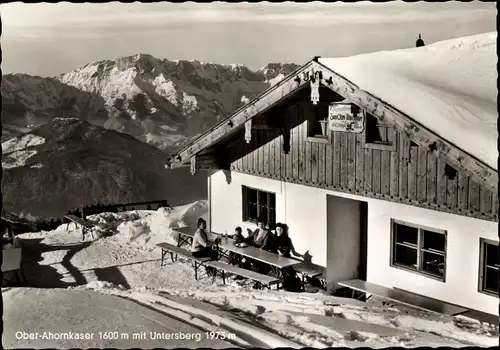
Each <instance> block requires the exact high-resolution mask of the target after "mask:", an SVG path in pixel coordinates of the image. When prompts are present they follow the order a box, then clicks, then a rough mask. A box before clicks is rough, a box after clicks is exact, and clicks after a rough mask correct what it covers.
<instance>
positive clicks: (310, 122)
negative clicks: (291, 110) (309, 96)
mask: <svg viewBox="0 0 500 350" xmlns="http://www.w3.org/2000/svg"><path fill="white" fill-rule="evenodd" d="M310 108H311V113H310V117H309V118H308V119H307V137H308V138H312V139H325V140H326V139H327V138H328V134H329V132H328V106H327V105H325V104H318V105H311V107H310ZM311 141H312V140H311Z"/></svg>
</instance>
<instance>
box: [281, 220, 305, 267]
mask: <svg viewBox="0 0 500 350" xmlns="http://www.w3.org/2000/svg"><path fill="white" fill-rule="evenodd" d="M275 244H276V250H277V252H278V254H279V255H280V256H284V257H286V258H290V257H291V254H293V255H294V256H296V257H298V258H302V254H300V253H297V251H296V250H295V248H294V246H293V243H292V239H291V238H290V236H288V226H287V225H286V224H281V223H278V224H276V243H275Z"/></svg>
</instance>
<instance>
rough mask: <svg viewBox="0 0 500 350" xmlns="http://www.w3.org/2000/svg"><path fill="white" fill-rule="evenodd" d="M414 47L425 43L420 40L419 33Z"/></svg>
mask: <svg viewBox="0 0 500 350" xmlns="http://www.w3.org/2000/svg"><path fill="white" fill-rule="evenodd" d="M415 46H416V47H422V46H425V43H424V41H423V40H422V36H421V35H420V34H419V35H418V39H417V43H416V44H415Z"/></svg>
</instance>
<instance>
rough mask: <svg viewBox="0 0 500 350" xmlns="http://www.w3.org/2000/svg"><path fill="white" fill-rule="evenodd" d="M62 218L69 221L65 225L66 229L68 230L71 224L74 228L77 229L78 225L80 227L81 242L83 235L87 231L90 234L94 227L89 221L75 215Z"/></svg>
mask: <svg viewBox="0 0 500 350" xmlns="http://www.w3.org/2000/svg"><path fill="white" fill-rule="evenodd" d="M64 218H65V219H66V220H68V221H69V222H68V223H67V228H69V225H70V224H71V223H72V222H73V223H75V227H78V225H80V226H81V227H82V240H85V234H86V233H87V232H88V231H90V232H92V231H91V230H92V228H93V227H95V225H94V224H93V223H91V222H90V221H87V220H83V219H81V218H79V217H78V216H75V215H66V216H65V217H64Z"/></svg>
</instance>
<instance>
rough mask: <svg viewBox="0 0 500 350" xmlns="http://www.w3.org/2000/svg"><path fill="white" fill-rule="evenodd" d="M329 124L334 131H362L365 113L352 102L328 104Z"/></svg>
mask: <svg viewBox="0 0 500 350" xmlns="http://www.w3.org/2000/svg"><path fill="white" fill-rule="evenodd" d="M328 126H329V128H330V130H332V131H342V132H352V133H362V132H363V130H364V129H365V115H364V113H363V111H362V110H360V109H359V108H358V107H357V106H356V105H353V104H352V103H344V102H334V103H332V104H331V105H330V106H328Z"/></svg>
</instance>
